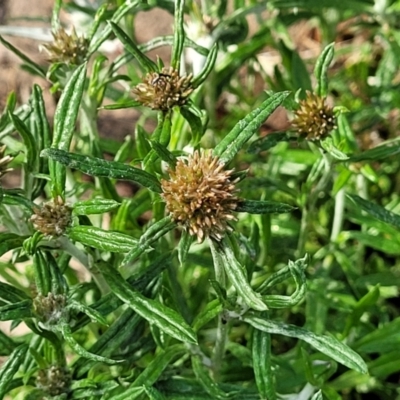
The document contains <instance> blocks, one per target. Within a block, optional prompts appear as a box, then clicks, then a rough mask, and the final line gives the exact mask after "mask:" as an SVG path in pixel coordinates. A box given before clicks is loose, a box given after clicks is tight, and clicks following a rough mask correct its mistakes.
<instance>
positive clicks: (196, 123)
mask: <svg viewBox="0 0 400 400" xmlns="http://www.w3.org/2000/svg"><path fill="white" fill-rule="evenodd" d="M179 112H180V113H181V114H182V117H183V118H185V120H186V121H187V122H188V124H189V126H190V129H191V131H192V140H191V144H192V145H193V147H196V146H197V145H198V144H199V142H200V140H201V138H202V136H203V134H204V130H205V127H204V126H203V123H202V121H201V118H200V116H199V115H198V114H197V113H196V112H195V110H194V107H193V106H192V105H190V104H189V105H185V106H183V107H180V108H179Z"/></svg>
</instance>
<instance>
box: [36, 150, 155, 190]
mask: <svg viewBox="0 0 400 400" xmlns="http://www.w3.org/2000/svg"><path fill="white" fill-rule="evenodd" d="M41 156H42V157H49V158H51V159H53V160H55V161H57V162H59V163H60V164H63V165H65V166H67V167H70V168H73V169H77V170H79V171H81V172H84V173H85V174H88V175H91V176H105V177H107V178H114V179H121V180H128V181H134V182H137V183H139V184H141V185H143V186H145V187H147V188H148V189H150V190H152V191H153V192H157V193H161V186H160V183H159V182H158V180H157V178H156V177H155V176H154V175H151V174H149V173H148V172H146V171H143V170H141V169H139V168H135V167H131V166H130V165H127V164H123V163H119V162H116V161H106V160H102V159H101V158H96V157H90V156H84V155H80V154H74V153H68V152H67V151H64V150H59V149H52V148H51V149H45V150H43V151H42V153H41Z"/></svg>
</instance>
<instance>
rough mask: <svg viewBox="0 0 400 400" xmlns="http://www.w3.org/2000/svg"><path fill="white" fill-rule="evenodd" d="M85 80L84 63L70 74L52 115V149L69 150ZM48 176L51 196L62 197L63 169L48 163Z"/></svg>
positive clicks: (56, 164) (60, 166)
mask: <svg viewBox="0 0 400 400" xmlns="http://www.w3.org/2000/svg"><path fill="white" fill-rule="evenodd" d="M85 79H86V63H85V64H82V65H80V66H79V67H78V68H77V69H76V70H75V71H74V73H73V74H72V76H71V78H70V79H69V81H68V83H67V84H66V85H65V88H64V91H63V92H62V95H61V97H60V100H59V102H58V104H57V108H56V111H55V113H54V135H53V143H52V147H53V148H56V149H59V150H65V151H68V150H69V146H70V144H71V140H72V136H73V133H74V131H75V122H76V119H77V117H78V112H79V107H80V104H81V100H82V95H83V90H84V87H85ZM49 169H50V176H51V178H52V181H53V188H52V193H53V196H62V197H64V186H65V168H64V166H62V165H60V164H58V163H54V162H53V161H50V163H49Z"/></svg>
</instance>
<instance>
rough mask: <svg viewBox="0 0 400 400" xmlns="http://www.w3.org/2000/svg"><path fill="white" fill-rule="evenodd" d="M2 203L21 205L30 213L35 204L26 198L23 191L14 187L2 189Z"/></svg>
mask: <svg viewBox="0 0 400 400" xmlns="http://www.w3.org/2000/svg"><path fill="white" fill-rule="evenodd" d="M2 202H3V204H8V205H12V206H16V205H17V206H22V207H24V208H25V209H26V210H27V211H29V212H31V213H32V210H33V208H34V206H35V203H34V202H33V201H31V200H29V199H27V198H26V197H25V196H24V195H23V193H20V192H19V191H17V190H15V189H7V190H4V189H3V201H2Z"/></svg>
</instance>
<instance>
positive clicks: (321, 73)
mask: <svg viewBox="0 0 400 400" xmlns="http://www.w3.org/2000/svg"><path fill="white" fill-rule="evenodd" d="M334 46H335V44H334V43H331V44H328V46H326V47H325V49H324V50H323V51H322V53H321V55H320V56H319V57H318V60H317V62H316V64H315V70H314V75H315V77H316V78H317V88H316V90H315V92H316V94H317V95H318V96H321V97H326V95H327V93H328V74H327V71H328V68H329V64H330V63H331V62H332V59H333V55H334V53H335V48H334Z"/></svg>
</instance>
